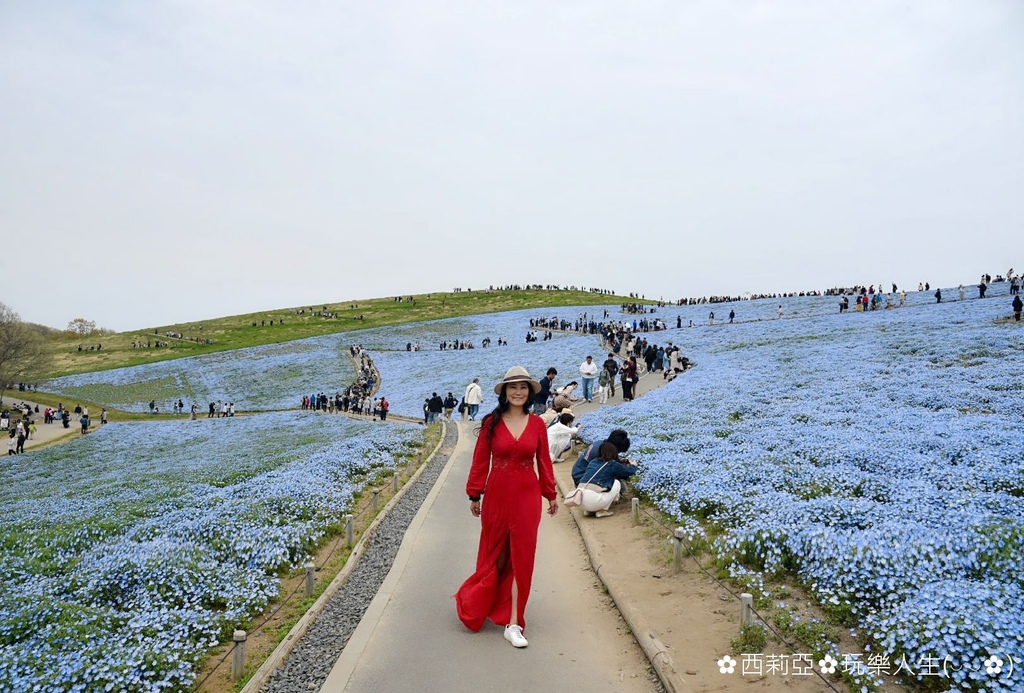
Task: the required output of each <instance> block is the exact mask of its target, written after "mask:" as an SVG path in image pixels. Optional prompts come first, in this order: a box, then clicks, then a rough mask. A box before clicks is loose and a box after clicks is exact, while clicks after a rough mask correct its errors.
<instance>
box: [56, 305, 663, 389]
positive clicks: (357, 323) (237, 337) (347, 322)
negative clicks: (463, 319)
mask: <svg viewBox="0 0 1024 693" xmlns="http://www.w3.org/2000/svg"><path fill="white" fill-rule="evenodd" d="M402 298H403V299H404V300H402V301H398V300H396V299H395V297H393V296H392V297H388V298H373V299H360V300H353V301H342V302H337V303H326V304H320V305H313V306H308V305H307V306H297V307H294V308H280V309H275V310H268V311H262V312H259V313H249V314H246V315H233V316H229V317H224V318H217V319H214V320H202V321H198V322H192V323H181V324H177V325H161V326H153V327H145V328H141V329H138V330H130V331H126V332H117V333H114V334H107V335H102V336H92V337H81V338H78V337H74V338H61V339H59V340H53V341H51V345H52V346H51V349H52V350H53V361H52V365H51V369H50V371H49V372H48V373H47V374H46V377H56V376H60V375H70V374H73V373H88V372H91V371H100V370H108V369H111V368H122V367H124V366H134V365H137V364H140V363H154V362H156V361H167V360H170V359H176V358H183V357H186V356H195V355H197V354H207V353H212V352H215V351H228V350H231V349H241V348H244V347H250V346H257V345H260V344H274V343H278V342H287V341H291V340H293V339H302V338H304V337H316V336H319V335H325V334H333V333H336V332H347V331H351V330H360V329H368V328H371V327H380V326H383V325H398V324H401V323H407V322H418V321H422V320H438V319H442V318H454V317H459V316H463V315H478V314H481V313H497V312H502V311H508V310H521V309H525V308H545V307H556V306H583V305H598V304H613V305H614V304H618V303H626V302H635V301H636V299H633V298H629V297H624V296H613V295H608V294H601V293H593V292H590V291H576V290H568V289H564V290H563V289H557V290H548V289H522V290H507V291H506V290H494V291H464V292H459V293H432V294H419V295H416V296H404V297H402ZM646 302H647V303H654V301H646ZM170 335H181V337H180V338H179V337H177V336H170ZM157 343H160V346H157ZM133 344H134V345H135V346H133ZM139 345H141V347H140V346H139ZM79 347H81V350H79ZM97 347H99V348H97Z"/></svg>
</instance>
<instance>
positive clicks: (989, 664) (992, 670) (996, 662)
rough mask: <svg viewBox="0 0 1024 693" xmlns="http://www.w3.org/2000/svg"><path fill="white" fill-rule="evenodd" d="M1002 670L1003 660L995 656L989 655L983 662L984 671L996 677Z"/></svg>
mask: <svg viewBox="0 0 1024 693" xmlns="http://www.w3.org/2000/svg"><path fill="white" fill-rule="evenodd" d="M1002 670H1003V660H1001V659H999V657H996V656H995V655H990V656H989V658H988V659H986V660H985V671H986V672H987V673H988V674H990V675H992V676H997V675H998V674H999V673H1000V672H1001V671H1002Z"/></svg>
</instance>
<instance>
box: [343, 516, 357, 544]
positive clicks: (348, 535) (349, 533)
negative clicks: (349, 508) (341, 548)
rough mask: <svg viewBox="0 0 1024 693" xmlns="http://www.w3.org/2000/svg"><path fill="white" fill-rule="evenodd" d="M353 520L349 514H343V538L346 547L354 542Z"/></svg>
mask: <svg viewBox="0 0 1024 693" xmlns="http://www.w3.org/2000/svg"><path fill="white" fill-rule="evenodd" d="M355 531H356V528H355V522H354V521H353V518H352V516H351V515H346V516H345V540H346V541H347V542H348V547H349V548H350V549H351V548H352V545H353V544H355Z"/></svg>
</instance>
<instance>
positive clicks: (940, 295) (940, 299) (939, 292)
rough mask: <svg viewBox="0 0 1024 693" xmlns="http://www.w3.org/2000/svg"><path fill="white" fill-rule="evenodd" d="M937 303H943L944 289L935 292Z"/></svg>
mask: <svg viewBox="0 0 1024 693" xmlns="http://www.w3.org/2000/svg"><path fill="white" fill-rule="evenodd" d="M935 302H936V303H942V289H941V288H938V289H936V290H935Z"/></svg>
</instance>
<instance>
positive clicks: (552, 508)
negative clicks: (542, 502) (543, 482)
mask: <svg viewBox="0 0 1024 693" xmlns="http://www.w3.org/2000/svg"><path fill="white" fill-rule="evenodd" d="M557 514H558V499H557V498H553V499H551V500H549V501H548V515H550V516H551V517H554V516H555V515H557Z"/></svg>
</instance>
